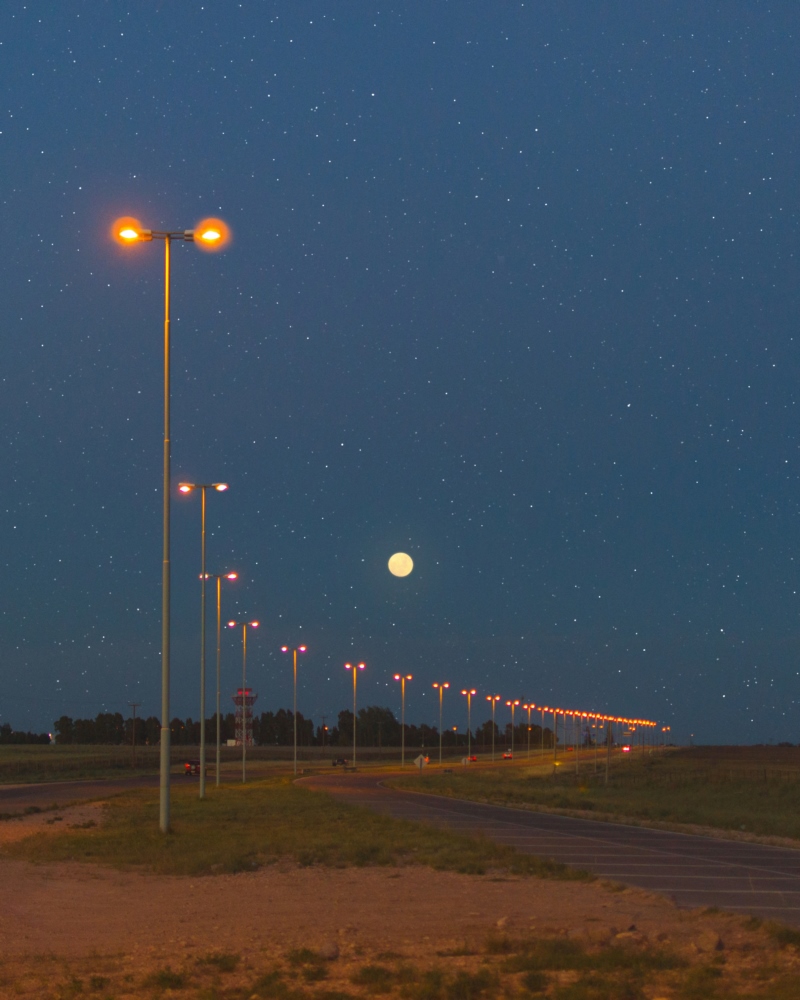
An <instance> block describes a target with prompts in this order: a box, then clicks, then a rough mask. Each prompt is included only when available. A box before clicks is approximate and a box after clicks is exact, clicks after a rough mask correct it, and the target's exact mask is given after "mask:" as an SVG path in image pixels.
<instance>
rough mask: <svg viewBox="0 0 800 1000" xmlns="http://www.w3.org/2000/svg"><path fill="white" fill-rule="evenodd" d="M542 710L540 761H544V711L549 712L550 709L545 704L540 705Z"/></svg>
mask: <svg viewBox="0 0 800 1000" xmlns="http://www.w3.org/2000/svg"><path fill="white" fill-rule="evenodd" d="M540 708H541V710H542V762H543V763H544V713H545V712H549V711H550V709H549V708H548V707H547V706H546V705H543V706H540Z"/></svg>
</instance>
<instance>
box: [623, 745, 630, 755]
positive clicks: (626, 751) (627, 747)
mask: <svg viewBox="0 0 800 1000" xmlns="http://www.w3.org/2000/svg"><path fill="white" fill-rule="evenodd" d="M622 752H623V753H630V752H631V748H630V747H629V746H627V745H626V746H624V747H623V748H622Z"/></svg>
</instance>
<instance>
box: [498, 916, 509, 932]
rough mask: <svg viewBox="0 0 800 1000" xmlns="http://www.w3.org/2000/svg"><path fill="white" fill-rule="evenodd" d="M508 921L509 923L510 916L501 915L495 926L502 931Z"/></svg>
mask: <svg viewBox="0 0 800 1000" xmlns="http://www.w3.org/2000/svg"><path fill="white" fill-rule="evenodd" d="M507 923H508V917H500V919H499V920H498V921H497V923H496V924H495V927H496V928H497V929H498V930H499V931H502V930H503V929H504V928H505V926H506V924H507Z"/></svg>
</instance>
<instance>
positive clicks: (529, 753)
mask: <svg viewBox="0 0 800 1000" xmlns="http://www.w3.org/2000/svg"><path fill="white" fill-rule="evenodd" d="M522 707H523V708H524V709H525V710H526V711H527V713H528V760H530V759H531V709H534V708H536V706H535V705H534V704H533V702H531V703H530V704H529V705H528V704H525V705H523V706H522Z"/></svg>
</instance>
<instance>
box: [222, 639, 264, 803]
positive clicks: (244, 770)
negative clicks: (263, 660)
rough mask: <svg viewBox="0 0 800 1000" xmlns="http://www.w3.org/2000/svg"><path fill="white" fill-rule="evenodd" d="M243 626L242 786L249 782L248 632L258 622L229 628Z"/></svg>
mask: <svg viewBox="0 0 800 1000" xmlns="http://www.w3.org/2000/svg"><path fill="white" fill-rule="evenodd" d="M237 625H241V626H242V784H244V783H245V781H246V780H247V764H246V760H247V630H248V628H258V622H228V628H236V626H237Z"/></svg>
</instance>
